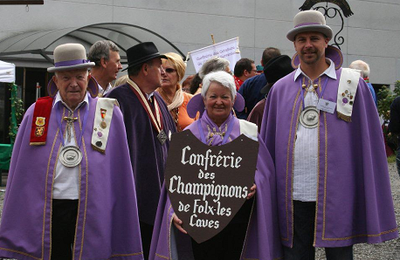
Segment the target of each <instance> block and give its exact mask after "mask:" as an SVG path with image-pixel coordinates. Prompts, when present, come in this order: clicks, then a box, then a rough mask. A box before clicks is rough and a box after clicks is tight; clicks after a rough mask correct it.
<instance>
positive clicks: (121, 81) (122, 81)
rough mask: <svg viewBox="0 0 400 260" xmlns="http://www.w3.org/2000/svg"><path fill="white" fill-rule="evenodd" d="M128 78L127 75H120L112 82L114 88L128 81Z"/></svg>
mask: <svg viewBox="0 0 400 260" xmlns="http://www.w3.org/2000/svg"><path fill="white" fill-rule="evenodd" d="M128 79H129V76H128V75H124V76H121V77H119V78H117V80H116V81H115V83H114V88H115V87H118V86H121V85H124V84H125V83H126V82H127V81H128Z"/></svg>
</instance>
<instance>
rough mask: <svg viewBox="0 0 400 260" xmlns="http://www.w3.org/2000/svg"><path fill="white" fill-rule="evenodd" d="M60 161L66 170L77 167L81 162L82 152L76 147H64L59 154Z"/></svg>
mask: <svg viewBox="0 0 400 260" xmlns="http://www.w3.org/2000/svg"><path fill="white" fill-rule="evenodd" d="M60 161H61V163H62V164H63V165H64V166H65V167H68V168H73V167H75V166H78V165H79V164H80V163H81V161H82V152H81V151H80V150H79V148H78V147H76V146H64V147H63V148H62V149H61V152H60Z"/></svg>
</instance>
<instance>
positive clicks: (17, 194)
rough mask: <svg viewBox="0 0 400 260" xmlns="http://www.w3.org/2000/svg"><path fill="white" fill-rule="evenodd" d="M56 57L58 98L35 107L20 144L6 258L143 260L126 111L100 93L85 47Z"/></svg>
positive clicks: (68, 48) (8, 199) (3, 230)
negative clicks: (90, 73) (100, 96)
mask: <svg viewBox="0 0 400 260" xmlns="http://www.w3.org/2000/svg"><path fill="white" fill-rule="evenodd" d="M54 60H55V66H54V67H51V68H49V69H48V71H49V72H55V73H56V75H55V76H54V77H53V79H52V80H51V81H50V83H49V85H48V92H49V94H50V97H45V98H42V99H39V100H38V101H37V102H36V103H35V104H33V105H32V106H31V107H30V108H29V109H28V110H27V112H26V114H25V116H24V119H23V121H22V124H21V126H20V128H19V131H18V136H17V139H16V142H15V145H14V151H13V154H12V162H11V167H10V171H9V177H8V183H7V190H6V196H5V201H4V208H3V215H2V218H1V227H0V256H1V257H6V258H16V259H24V260H33V259H53V260H54V259H57V260H59V259H110V258H112V259H125V260H126V259H131V260H141V259H143V253H142V246H141V240H140V229H139V220H138V213H137V205H136V195H135V184H134V179H133V174H132V167H131V164H130V160H129V151H128V146H127V139H126V134H125V126H124V122H123V118H122V113H121V111H120V110H119V108H118V107H117V106H115V105H114V104H115V103H116V102H115V100H112V99H98V98H96V96H97V91H98V86H97V82H96V81H94V80H93V79H90V77H88V68H89V67H92V66H94V63H92V62H90V61H88V60H86V50H85V48H84V47H83V46H82V45H81V44H63V45H60V46H58V47H57V48H56V49H55V50H54ZM88 81H89V83H88ZM87 90H88V91H87ZM116 162H117V163H116Z"/></svg>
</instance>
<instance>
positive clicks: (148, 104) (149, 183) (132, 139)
mask: <svg viewBox="0 0 400 260" xmlns="http://www.w3.org/2000/svg"><path fill="white" fill-rule="evenodd" d="M127 58H128V67H127V68H126V69H127V70H128V75H129V78H128V80H127V83H126V84H124V85H121V86H119V87H117V88H114V89H112V90H111V92H110V93H109V94H108V97H111V98H115V99H117V100H118V102H119V104H120V106H121V111H122V114H123V115H124V121H125V127H126V133H127V136H128V145H129V151H130V156H131V162H132V168H133V174H134V176H135V181H136V193H137V201H138V210H139V221H140V230H141V237H142V243H143V253H144V256H145V259H146V260H147V259H148V252H149V250H150V242H151V236H152V232H153V225H154V219H155V216H156V210H157V204H158V200H159V196H160V191H161V186H162V184H163V182H164V167H165V162H166V159H167V152H168V146H169V136H170V135H171V133H173V132H175V122H174V121H173V119H172V117H171V114H170V113H169V111H168V109H167V106H166V105H165V103H164V101H163V100H162V98H161V96H160V94H159V93H158V92H157V91H155V90H156V89H157V88H159V87H161V78H162V75H164V74H165V71H164V69H163V67H162V62H161V58H165V59H166V58H167V57H166V56H165V55H161V54H159V52H158V50H157V47H156V46H155V45H154V43H152V42H143V43H140V44H137V45H135V46H133V47H131V48H129V49H128V50H127Z"/></svg>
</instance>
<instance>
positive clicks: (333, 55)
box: [292, 45, 343, 70]
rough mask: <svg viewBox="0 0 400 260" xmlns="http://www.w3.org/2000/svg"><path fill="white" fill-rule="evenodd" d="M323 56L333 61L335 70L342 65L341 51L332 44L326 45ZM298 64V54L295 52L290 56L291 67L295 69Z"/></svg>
mask: <svg viewBox="0 0 400 260" xmlns="http://www.w3.org/2000/svg"><path fill="white" fill-rule="evenodd" d="M325 57H326V58H329V59H331V60H332V61H333V62H334V63H335V70H338V69H339V68H340V67H342V65H343V54H342V52H341V51H340V50H339V49H338V48H336V47H333V46H332V45H328V47H327V48H326V49H325ZM299 64H300V58H299V55H298V54H297V53H296V54H295V55H293V58H292V67H293V68H294V69H297V68H298V67H299Z"/></svg>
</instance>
